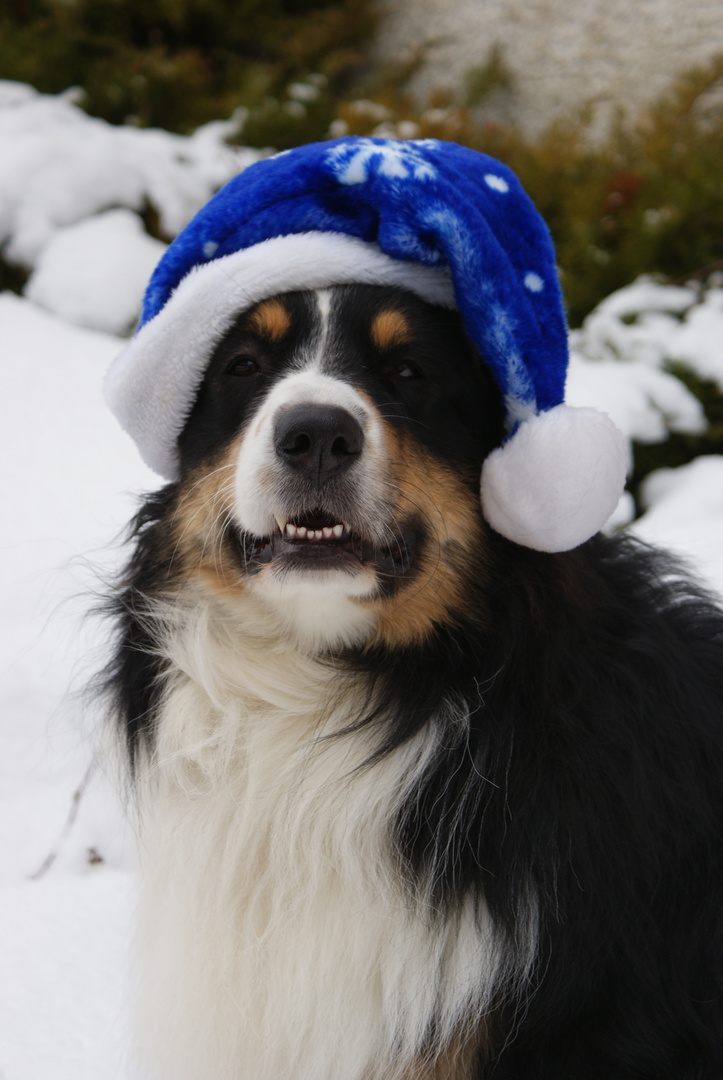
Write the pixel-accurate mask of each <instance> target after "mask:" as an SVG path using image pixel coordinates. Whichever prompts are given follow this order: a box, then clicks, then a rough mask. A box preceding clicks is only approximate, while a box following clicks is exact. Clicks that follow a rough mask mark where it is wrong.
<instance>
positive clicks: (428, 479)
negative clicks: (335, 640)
mask: <svg viewBox="0 0 723 1080" xmlns="http://www.w3.org/2000/svg"><path fill="white" fill-rule="evenodd" d="M382 423H383V421H382ZM384 426H385V434H386V441H387V445H388V450H389V456H390V459H391V471H392V483H393V485H394V486H395V487H396V489H397V491H398V493H399V494H398V502H397V507H396V513H395V518H396V523H397V525H403V524H404V523H405V522H408V521H410V520H413V519H415V518H417V519H420V520H421V522H422V524H423V526H424V530H425V533H426V539H425V542H424V544H423V545H422V546H420V547H418V548H417V551H416V552H415V558H414V563H413V565H412V568H411V570H410V571H409V578H408V581H406V582H402V583H401V585H400V587H399V589H398V590H397V591H396V592H395V594H394V595H393V596H391V597H389V598H381V599H375V600H370V601H358V602H359V603H361V604H362V605H363V606H365V607H368V608H371V610H373V611H374V613H375V615H376V616H377V619H378V629H377V632H376V635H375V637H374V639H373V641H372V644H375V645H376V644H385V645H391V646H395V645H396V646H399V645H407V644H414V643H419V642H422V641H424V639H425V638H427V637H429V635H430V633H431V632H432V630H433V626H434V624H435V623H437V624H444V623H449V622H452V621H453V620H454V619H455V617H456V616H457V615H458V614H460V613H461V612H463V611H464V609H465V605H466V598H467V595H468V582H469V578H470V574H472V573H478V572H479V568H480V565H481V564H482V558H481V557H483V554H484V528H485V527H484V524H483V521H482V514H481V510H480V507H479V501H478V499H477V498H476V495H475V493H474V492H473V491H471V490H470V489H469V487H467V486H466V485H465V484H464V482H463V481H462V479H461V478H460V477H459V476H458V475H457V474H456V473H455V472H454V471H453V470H452V469H449V468H447V467H446V466H445V465H443V464H441V463H440V462H439V461H437V460H436V459H435V458H434V457H433V456H432V455H431V454H429V453H427V452H426V451H424V450H423V449H422V448H421V447H419V446H418V445H417V444H416V443H415V442H414V441H413V440H412V439H410V438H408V437H405V436H403V435H400V434H399V433H397V432H395V431H394V430H393V429H392V428H390V426H389V425H386V424H385V425H384Z"/></svg>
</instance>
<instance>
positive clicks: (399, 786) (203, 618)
mask: <svg viewBox="0 0 723 1080" xmlns="http://www.w3.org/2000/svg"><path fill="white" fill-rule="evenodd" d="M238 630H239V628H238V626H236V627H232V626H231V625H230V624H225V625H221V624H220V623H219V622H218V621H217V620H216V622H214V621H213V618H212V616H211V614H210V613H209V611H208V610H205V611H204V610H202V609H199V610H198V611H197V612H196V614H194V619H193V625H192V626H189V625H186V626H185V628H184V631H183V632H179V631H178V630H176V631H174V632H173V633H170V634H169V635H168V644H167V648H168V652H169V655H170V656H171V658H172V661H173V663H174V665H175V666H176V667H177V669H178V674H177V675H176V676H174V677H173V678H172V679H171V680H170V682H169V685H168V689H167V692H166V695H165V700H164V704H163V709H162V715H161V719H160V723H159V740H158V748H157V752H156V754H155V756H154V761H153V763H152V764H151V765H150V766H149V768H148V770H147V774H146V777H145V780H144V787H143V805H142V811H143V829H142V852H143V861H144V889H143V896H142V902H141V919H140V931H139V935H138V954H139V964H140V968H141V972H142V980H143V984H142V994H141V997H140V1021H141V1025H142V1028H143V1030H144V1032H145V1043H146V1048H147V1051H148V1056H149V1059H152V1058H153V1057H157V1058H158V1060H159V1061H160V1062H162V1065H160V1066H159V1072H160V1075H161V1076H164V1077H167V1078H168V1080H377V1078H381V1077H384V1080H390V1078H392V1077H394V1076H395V1075H400V1076H401V1075H402V1073H403V1071H404V1069H406V1068H408V1067H409V1065H410V1063H412V1062H413V1061H415V1060H418V1059H419V1057H420V1055H421V1054H423V1053H424V1052H425V1051H426V1050H428V1049H429V1041H430V1036H431V1033H432V1032H431V1026H432V1023H433V1024H434V1039H435V1040H436V1041H437V1042H438V1043H439V1044H441V1045H444V1044H445V1043H446V1042H447V1041H449V1040H450V1039H451V1038H453V1037H454V1034H455V1032H456V1031H457V1030H458V1029H459V1026H460V1023H461V1022H462V1020H463V1019H464V1018H469V1017H470V1016H474V1015H480V1014H481V1013H482V1012H483V1010H484V1009H485V1006H486V1005H487V1004H488V1002H489V999H490V996H491V994H492V992H493V990H496V989H499V980H500V979H501V978H504V976H505V973H504V971H503V968H504V952H505V950H504V948H503V947H502V942H501V941H500V940H499V939H498V936H497V935H496V934H495V933H494V931H493V928H492V925H491V921H490V919H489V916H488V914H487V912H486V909H485V908H484V905H482V906H481V907H480V906H479V905H478V907H477V910H476V913H475V910H474V908H473V905H472V903H471V902H470V903H469V904H466V905H464V906H463V907H462V909H461V910H460V912H459V913H458V915H457V916H456V917H455V918H453V919H451V920H450V919H447V920H445V921H441V920H438V921H434V923H433V921H432V920H431V919H430V918H429V917H428V916H427V914H426V912H425V910H424V908H423V906H422V905H421V904H416V905H415V903H414V902H413V901H412V898H411V897H410V896H409V895H408V894H407V893H406V892H405V887H404V885H403V883H402V877H401V875H400V873H399V867H398V865H397V864H396V857H395V855H394V851H393V845H392V842H391V825H392V822H393V819H394V814H395V810H396V809H397V808H398V807H399V805H400V804H401V802H402V801H403V800H404V798H405V797H406V796H407V794H408V793H409V791H410V789H411V788H413V786H414V784H415V782H416V781H417V779H418V778H419V776H420V774H421V772H422V771H423V770H424V767H425V763H426V762H427V760H428V758H429V756H430V755H431V754H433V753H434V750H435V746H434V739H435V736H434V735H433V734H430V733H429V732H423V733H422V734H420V735H419V736H417V737H416V738H415V739H414V740H412V741H410V742H408V743H407V744H405V745H404V746H403V747H401V748H399V749H398V750H397V751H395V752H394V753H393V754H391V755H389V756H388V757H386V758H385V759H384V760H382V761H381V762H379V763H378V764H375V765H374V766H373V767H369V768H359V766H361V765H362V764H363V762H364V761H365V760H366V759H367V758H368V756H369V752H370V749H371V742H370V741H369V739H370V737H369V736H368V735H363V734H359V733H357V734H354V735H346V736H341V737H336V738H335V737H333V732H334V731H339V730H340V729H341V728H343V727H344V725H345V724H346V723H347V722H348V721H349V719H350V718H352V717H353V698H354V697H355V696H356V695H355V693H354V691H353V690H348V689H347V690H346V692H345V693H344V694H338V696H337V697H336V700H335V699H334V695H335V693H337V687H336V683H335V677H334V672H333V669H332V668H330V667H329V666H327V665H325V664H322V663H319V662H318V661H316V660H314V659H310V658H309V657H306V656H303V655H302V654H300V653H299V652H296V651H295V650H293V649H291V648H290V647H289V645H288V642H287V643H282V642H281V641H278V640H277V641H274V640H273V638H272V637H267V638H266V639H265V640H264V641H263V642H262V641H259V640H258V639H250V638H249V637H247V636H246V635H245V634H243V633H241V634H239V633H238ZM154 1075H156V1074H155V1073H154Z"/></svg>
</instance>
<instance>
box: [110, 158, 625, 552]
mask: <svg viewBox="0 0 723 1080" xmlns="http://www.w3.org/2000/svg"><path fill="white" fill-rule="evenodd" d="M351 283H362V284H364V283H366V284H374V285H384V284H388V285H396V286H401V287H402V288H405V289H408V290H410V291H411V292H414V293H416V294H417V295H419V296H421V297H422V298H423V299H425V300H428V301H430V302H432V303H435V304H440V305H442V306H446V307H456V308H457V309H458V310H459V312H460V315H461V317H462V319H463V322H464V325H465V329H466V331H467V334H468V336H469V337H470V339H471V340H472V342H473V343H474V344H475V346H476V347H477V349H478V350H479V353H480V356H481V357H482V359H483V361H484V362H485V363H486V364H487V365H488V367H489V368H490V370H491V372H492V374H493V376H494V378H495V380H496V382H497V385H498V386H499V389H500V391H501V394H502V398H503V401H504V407H505V413H506V421H507V437H506V440H505V442H504V443H503V445H502V446H500V447H498V448H497V449H496V450H494V451H493V452H492V453H491V454H490V455H489V457H488V458H487V459H486V461H485V462H484V465H483V469H482V482H481V497H482V509H483V512H484V515H485V517H486V518H487V520H488V522H489V523H490V524H491V525H492V527H493V528H494V529H496V530H497V531H498V532H500V533H502V534H503V535H504V536H506V537H508V538H509V539H511V540H514V541H515V542H517V543H519V544H523V545H524V546H526V547H531V548H536V549H537V550H541V551H565V550H569V549H570V548H573V547H576V546H577V545H578V544H581V543H583V542H584V541H585V540H587V539H588V538H589V537H590V536H592V535H593V534H594V533H595V532H597V531H598V529H599V528H600V527H601V526H602V525H603V524H604V522H605V521H606V520H607V518H608V517H609V515H610V514H611V513H612V511H613V509H614V508H615V506H616V504H617V501H618V498H619V496H620V494H621V492H622V488H623V485H624V481H625V472H626V465H627V450H626V445H625V442H624V440H623V437H622V435H621V434H620V432H619V431H618V429H617V428H616V427H615V426H614V425H613V423H612V421H611V420H610V419H609V418H608V417H607V416H606V415H605V414H603V413H599V412H597V411H596V410H594V409H576V408H571V407H569V406H566V405H565V404H564V403H563V398H564V387H565V376H566V371H567V363H568V347H567V327H566V323H565V315H564V311H563V305H562V297H561V293H560V287H559V283H558V279H557V273H556V269H555V253H554V249H553V246H552V241H551V239H550V235H549V232H548V230H547V227H546V226H545V224H544V222H543V221H542V218H541V217H540V215H539V214H538V213H537V211H536V210H535V208H534V206H533V205H532V202H531V201H530V199H529V198H528V196H527V195H526V194H525V192H524V191H523V189H522V187H521V185H520V183H519V181H518V179H517V177H516V176H515V175H514V174H513V173H512V172H510V170H509V169H508V168H506V167H505V166H504V165H502V164H501V163H500V162H498V161H496V160H494V159H493V158H490V157H487V156H486V155H485V154H480V153H477V152H476V151H473V150H469V149H467V148H466V147H463V146H457V145H456V144H454V143H445V142H440V141H438V140H436V139H423V140H417V141H395V140H390V139H371V138H345V139H338V140H336V141H330V142H324V143H316V144H312V145H309V146H303V147H299V148H298V149H295V150H290V151H286V152H284V153H282V154H277V155H275V156H274V157H271V158H267V159H265V160H263V161H260V162H257V163H256V164H255V165H252V166H250V167H249V168H248V169H246V170H245V171H244V172H243V173H241V174H239V175H238V176H236V177H235V178H234V179H232V180H231V181H230V182H229V183H228V184H226V186H225V187H224V188H222V190H221V191H219V192H218V194H217V195H215V196H214V198H213V199H211V201H210V202H209V203H208V204H207V205H206V206H205V207H204V208H203V209H202V210H201V211H200V212H199V213H198V214H197V215H196V217H195V218H194V219H193V221H191V223H190V224H189V225H187V226H186V228H185V229H184V230H183V232H182V233H180V235H179V236H178V237H177V238H176V240H174V242H173V243H172V244H171V246H170V247H169V249H168V251H167V252H166V254H165V255H164V256H163V258H162V259H161V261H160V263H159V264H158V266H157V267H156V270H155V272H154V273H153V276H152V278H151V281H150V284H149V286H148V289H147V291H146V295H145V300H144V306H143V314H142V318H141V322H140V326H139V329H138V331H137V333H136V335H135V337H134V338H133V339H132V341H131V342H130V343H129V344H128V346H127V347H126V348H125V349H124V350H123V352H122V353H121V354H120V355H119V356H118V357H117V358H116V360H115V362H114V364H113V365H112V367H111V369H110V371H109V373H108V377H107V380H106V397H107V400H108V403H109V404H110V407H111V408H112V410H113V412H114V413H115V414H116V416H117V417H118V419H119V420H120V422H121V424H122V425H123V427H124V428H125V429H126V430H127V431H128V432H129V433H130V434H131V435H132V436H133V438H134V439H135V440H136V443H137V444H138V447H139V449H140V451H141V454H142V456H143V458H144V459H145V461H146V462H147V463H148V464H149V465H150V466H151V468H153V469H154V470H156V471H157V472H159V473H160V474H161V475H162V476H165V477H167V478H168V479H174V478H175V477H176V476H177V475H178V449H177V441H178V437H179V435H180V433H181V431H182V430H183V426H184V424H185V421H186V419H187V418H188V415H189V413H190V411H191V409H192V407H193V403H194V400H195V397H196V394H197V392H198V388H199V386H200V384H201V381H202V379H203V375H204V372H205V369H206V367H207V365H208V362H209V360H210V358H211V355H212V353H213V351H214V349H215V347H216V345H217V344H218V343H219V341H220V340H221V339H222V338H223V336H224V334H225V333H226V332H227V330H228V329H229V328H230V327H231V325H232V324H233V322H234V321H235V319H236V318H237V317H238V315H239V314H240V313H241V312H243V311H244V310H246V309H247V308H249V307H250V306H252V305H253V304H255V303H257V302H258V301H259V300H263V299H265V298H267V297H269V296H272V295H274V294H276V293H281V292H287V291H291V290H296V289H312V288H321V287H326V286H330V285H343V284H351ZM440 359H444V358H440ZM448 362H449V363H453V362H454V358H453V357H450V358H449V361H448Z"/></svg>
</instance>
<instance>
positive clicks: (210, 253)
mask: <svg viewBox="0 0 723 1080" xmlns="http://www.w3.org/2000/svg"><path fill="white" fill-rule="evenodd" d="M217 251H218V244H217V243H216V242H215V241H214V240H207V241H206V243H205V244H204V245H203V254H204V255H205V256H206V258H207V259H212V258H213V257H214V255H215V254H216V252H217Z"/></svg>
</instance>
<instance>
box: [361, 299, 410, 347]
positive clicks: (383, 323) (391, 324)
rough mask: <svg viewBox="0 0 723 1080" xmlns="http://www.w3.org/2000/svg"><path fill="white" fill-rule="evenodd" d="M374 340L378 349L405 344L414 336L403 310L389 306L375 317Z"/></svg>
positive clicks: (372, 333)
mask: <svg viewBox="0 0 723 1080" xmlns="http://www.w3.org/2000/svg"><path fill="white" fill-rule="evenodd" d="M371 335H372V341H373V342H374V344H375V345H376V347H377V348H378V349H382V350H384V349H391V348H392V346H393V345H403V344H404V343H405V342H407V341H411V340H412V339H413V337H414V334H413V333H412V329H411V327H410V325H409V323H408V322H407V320H406V318H405V316H404V315H402V313H401V311H396V310H395V309H394V308H387V310H386V311H380V312H379V314H378V315H376V316H375V317H374V320H373V322H372V326H371Z"/></svg>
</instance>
